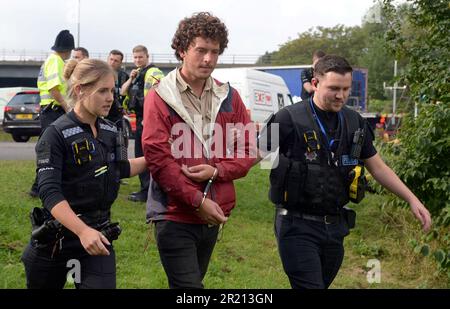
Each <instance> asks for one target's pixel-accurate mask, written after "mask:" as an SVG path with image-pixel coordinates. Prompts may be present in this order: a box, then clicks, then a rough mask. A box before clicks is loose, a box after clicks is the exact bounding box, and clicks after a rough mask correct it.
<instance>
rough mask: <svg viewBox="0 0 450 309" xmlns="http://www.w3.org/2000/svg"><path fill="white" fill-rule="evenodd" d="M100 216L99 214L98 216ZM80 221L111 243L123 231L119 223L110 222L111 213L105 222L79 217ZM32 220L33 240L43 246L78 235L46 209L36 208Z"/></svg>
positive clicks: (31, 214)
mask: <svg viewBox="0 0 450 309" xmlns="http://www.w3.org/2000/svg"><path fill="white" fill-rule="evenodd" d="M97 215H98V214H97ZM78 216H79V217H80V219H81V220H82V221H83V222H84V223H86V224H87V225H89V226H90V227H92V228H94V229H96V230H98V231H100V232H101V233H102V234H103V235H104V236H105V237H106V238H107V239H108V240H109V241H110V242H111V241H113V240H116V239H118V238H119V235H120V233H121V232H122V229H121V228H120V226H119V223H117V222H110V221H109V219H108V216H109V212H107V211H105V212H104V214H103V216H101V217H103V218H104V219H103V220H96V221H97V222H95V223H94V222H92V221H91V219H89V217H87V216H84V215H78ZM30 219H31V226H32V232H31V238H32V240H33V241H35V242H37V243H38V244H41V245H46V244H53V243H55V242H57V241H59V240H61V239H62V238H67V239H75V238H76V235H75V234H73V233H72V232H70V231H69V230H67V229H66V228H64V226H63V225H62V224H61V223H59V222H58V221H57V220H56V219H55V218H53V217H52V215H51V214H50V212H49V211H48V210H46V209H45V208H40V207H35V208H33V210H32V211H31V213H30Z"/></svg>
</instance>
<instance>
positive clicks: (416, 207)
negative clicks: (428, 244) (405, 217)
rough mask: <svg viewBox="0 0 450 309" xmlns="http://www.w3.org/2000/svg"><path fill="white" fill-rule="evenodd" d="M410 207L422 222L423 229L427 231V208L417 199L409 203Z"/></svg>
mask: <svg viewBox="0 0 450 309" xmlns="http://www.w3.org/2000/svg"><path fill="white" fill-rule="evenodd" d="M410 207H411V211H412V212H413V214H414V216H416V218H417V219H419V221H420V222H421V223H422V228H423V230H424V231H425V232H428V231H429V230H430V227H431V216H430V212H429V211H428V209H426V208H425V206H424V205H423V204H422V203H421V202H420V201H419V200H417V199H416V200H415V201H413V202H411V203H410Z"/></svg>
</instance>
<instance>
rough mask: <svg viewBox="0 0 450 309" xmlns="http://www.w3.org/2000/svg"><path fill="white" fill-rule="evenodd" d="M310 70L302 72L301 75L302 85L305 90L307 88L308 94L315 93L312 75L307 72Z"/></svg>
mask: <svg viewBox="0 0 450 309" xmlns="http://www.w3.org/2000/svg"><path fill="white" fill-rule="evenodd" d="M307 70H308V69H305V70H303V71H302V73H301V80H302V85H303V88H305V90H306V91H307V92H308V93H312V92H313V91H314V88H313V86H312V85H311V77H312V76H310V74H308V72H307Z"/></svg>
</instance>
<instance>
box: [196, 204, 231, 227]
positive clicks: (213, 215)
mask: <svg viewBox="0 0 450 309" xmlns="http://www.w3.org/2000/svg"><path fill="white" fill-rule="evenodd" d="M197 215H198V216H199V217H200V218H201V219H202V220H205V221H206V222H208V224H213V225H219V224H222V223H225V222H227V220H228V218H227V217H225V215H224V213H223V211H222V208H220V206H219V205H218V204H217V203H216V202H214V201H212V200H210V199H209V198H207V199H205V201H204V202H203V205H201V206H200V208H199V210H198V212H197Z"/></svg>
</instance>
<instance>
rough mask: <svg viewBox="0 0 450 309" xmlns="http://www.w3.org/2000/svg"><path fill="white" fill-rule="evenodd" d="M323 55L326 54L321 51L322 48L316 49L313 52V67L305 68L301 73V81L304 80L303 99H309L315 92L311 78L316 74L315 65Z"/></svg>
mask: <svg viewBox="0 0 450 309" xmlns="http://www.w3.org/2000/svg"><path fill="white" fill-rule="evenodd" d="M323 56H325V53H324V52H323V51H321V50H317V51H315V52H314V54H313V58H312V61H313V63H312V67H311V68H307V69H304V70H303V71H302V73H301V74H300V77H301V81H302V94H301V97H302V100H307V99H309V98H310V97H311V96H312V95H313V93H314V89H313V86H312V84H311V80H312V78H313V76H314V65H315V64H316V63H317V61H319V59H320V58H322V57H323Z"/></svg>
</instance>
